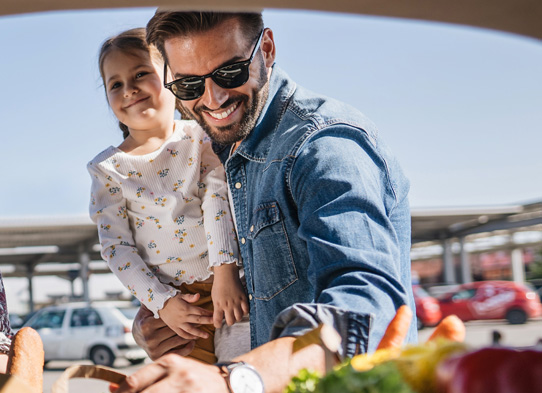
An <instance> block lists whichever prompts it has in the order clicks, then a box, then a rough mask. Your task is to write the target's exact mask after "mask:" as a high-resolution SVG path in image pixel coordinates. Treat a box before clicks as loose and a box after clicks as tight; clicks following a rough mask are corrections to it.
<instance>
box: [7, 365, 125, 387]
mask: <svg viewBox="0 0 542 393" xmlns="http://www.w3.org/2000/svg"><path fill="white" fill-rule="evenodd" d="M72 378H92V379H99V380H102V381H106V382H112V383H116V384H117V385H118V384H120V383H122V382H123V381H124V379H125V378H126V375H125V374H123V373H120V372H118V371H116V370H114V369H112V368H109V367H104V366H87V365H79V366H71V367H68V368H67V369H66V370H65V371H64V372H63V373H62V375H61V376H60V377H59V378H58V379H57V380H56V382H55V383H54V384H53V386H52V388H51V393H68V381H69V380H70V379H72ZM0 393H4V392H3V391H0ZM5 393H12V392H5Z"/></svg>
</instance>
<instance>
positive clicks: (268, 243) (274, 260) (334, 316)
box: [215, 65, 417, 356]
mask: <svg viewBox="0 0 542 393" xmlns="http://www.w3.org/2000/svg"><path fill="white" fill-rule="evenodd" d="M215 151H216V152H217V153H218V154H219V156H220V157H221V159H222V161H223V162H224V166H225V169H226V174H227V179H228V184H229V187H230V191H231V196H232V201H231V203H232V205H233V207H234V212H235V217H236V223H237V230H238V239H239V246H240V251H241V255H242V259H243V264H244V268H245V275H246V281H247V291H248V296H249V303H250V327H251V345H252V347H253V348H254V347H257V346H259V345H261V344H264V343H266V342H267V341H269V340H270V339H274V338H277V337H283V336H298V335H301V334H303V333H306V332H307V331H308V330H310V329H312V328H314V327H316V326H318V324H319V323H322V322H324V323H327V324H330V325H332V326H334V327H335V328H336V329H337V331H338V332H339V333H340V334H341V336H342V337H343V347H342V353H341V354H342V355H343V356H353V355H355V354H356V353H361V352H367V351H373V350H375V349H376V346H377V344H378V342H379V341H380V339H381V337H382V335H383V334H384V331H385V328H386V327H387V325H388V323H389V322H390V320H391V319H392V317H393V316H394V315H395V311H396V309H397V308H398V307H399V306H400V305H402V304H408V305H409V306H410V308H411V309H412V310H413V311H414V310H415V306H414V300H413V296H412V288H411V277H410V210H409V204H408V199H407V193H408V189H409V183H408V180H407V179H406V178H405V176H404V175H403V173H402V171H401V169H400V168H399V165H398V163H397V161H396V160H395V159H394V157H393V156H392V155H391V154H390V152H389V151H388V149H387V148H386V146H385V145H384V144H383V143H382V141H381V140H380V139H379V137H378V135H377V130H376V128H375V126H374V125H373V124H372V123H371V122H370V121H369V120H368V119H367V118H366V117H365V116H364V115H362V114H361V113H359V112H358V111H357V110H356V109H354V108H352V107H349V106H347V105H345V104H344V103H341V102H338V101H335V100H332V99H328V98H324V97H321V96H318V95H315V94H313V93H311V92H309V91H307V90H305V89H303V88H301V87H299V86H297V85H296V84H295V83H294V82H293V81H292V80H291V79H289V77H288V76H287V75H286V74H285V73H284V72H283V71H282V70H281V69H280V68H278V66H276V65H275V66H274V67H273V71H272V75H271V80H270V86H269V97H268V99H267V101H266V104H265V107H264V108H263V111H262V114H261V115H260V117H259V119H258V122H257V124H256V127H255V128H254V129H253V131H252V132H251V133H250V134H249V135H248V137H247V138H245V139H244V140H243V141H242V143H241V144H240V146H239V147H238V148H237V149H236V150H235V152H234V153H233V154H232V155H231V157H229V158H228V155H229V153H230V149H229V148H227V147H225V146H216V145H215ZM407 339H408V341H410V342H413V341H415V340H416V339H417V333H416V323H415V320H413V321H412V324H411V327H410V331H409V336H408V338H407Z"/></svg>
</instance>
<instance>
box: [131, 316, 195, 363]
mask: <svg viewBox="0 0 542 393" xmlns="http://www.w3.org/2000/svg"><path fill="white" fill-rule="evenodd" d="M132 334H133V336H134V339H135V341H136V343H137V345H139V346H140V347H141V348H143V349H144V350H145V352H147V354H148V355H149V357H150V358H151V359H152V360H156V359H158V358H159V357H161V356H162V355H164V354H166V353H176V354H178V355H180V356H186V355H188V354H190V352H192V350H193V349H194V345H195V342H194V340H188V339H184V338H181V337H179V336H178V335H177V333H175V332H174V331H173V330H171V329H170V328H169V327H168V326H167V325H166V324H165V323H164V321H162V320H161V319H155V318H154V315H153V314H152V312H151V311H150V310H149V309H147V308H146V307H145V306H141V307H140V308H139V311H138V312H137V314H136V316H135V319H134V323H133V326H132Z"/></svg>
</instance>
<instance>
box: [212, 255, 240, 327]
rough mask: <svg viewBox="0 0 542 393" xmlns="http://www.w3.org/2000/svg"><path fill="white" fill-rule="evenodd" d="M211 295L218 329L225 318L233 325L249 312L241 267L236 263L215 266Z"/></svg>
mask: <svg viewBox="0 0 542 393" xmlns="http://www.w3.org/2000/svg"><path fill="white" fill-rule="evenodd" d="M211 297H212V298H213V308H214V313H213V323H214V325H215V328H217V329H218V328H220V327H221V326H222V321H223V320H224V319H225V320H226V323H227V324H228V326H231V325H233V324H234V323H235V322H239V321H241V319H243V316H245V315H247V314H248V310H249V308H248V300H247V296H246V294H245V291H244V288H243V285H242V284H241V280H240V279H239V269H238V267H237V266H236V265H235V264H234V263H229V264H224V265H221V266H215V267H214V280H213V288H212V289H211Z"/></svg>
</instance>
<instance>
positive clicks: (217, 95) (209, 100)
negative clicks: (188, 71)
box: [201, 78, 229, 110]
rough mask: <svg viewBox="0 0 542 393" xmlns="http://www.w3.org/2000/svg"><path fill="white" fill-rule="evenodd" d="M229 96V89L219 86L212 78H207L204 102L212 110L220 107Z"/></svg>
mask: <svg viewBox="0 0 542 393" xmlns="http://www.w3.org/2000/svg"><path fill="white" fill-rule="evenodd" d="M228 97H229V93H228V89H224V88H222V87H220V86H218V85H217V84H216V83H215V82H214V81H213V80H212V79H211V78H207V79H206V80H205V92H204V93H203V96H202V98H201V99H202V103H203V104H204V105H205V106H206V107H207V108H209V109H211V110H216V109H219V108H220V107H221V106H222V104H224V103H225V102H226V100H227V99H228Z"/></svg>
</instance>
